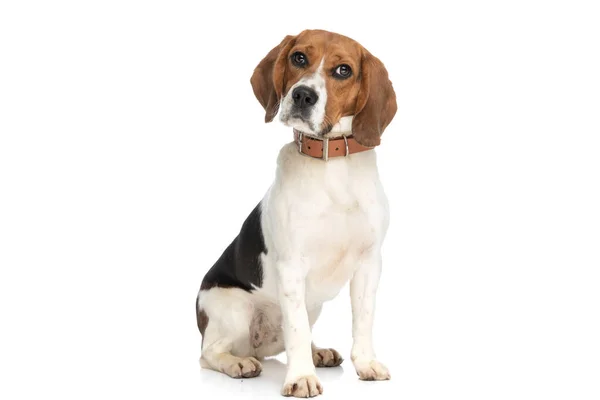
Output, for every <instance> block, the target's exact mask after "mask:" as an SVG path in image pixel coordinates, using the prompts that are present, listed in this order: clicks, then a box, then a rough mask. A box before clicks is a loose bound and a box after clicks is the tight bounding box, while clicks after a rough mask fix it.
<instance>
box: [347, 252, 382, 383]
mask: <svg viewBox="0 0 600 400" xmlns="http://www.w3.org/2000/svg"><path fill="white" fill-rule="evenodd" d="M380 275H381V253H380V252H379V251H377V252H375V253H374V254H372V255H370V256H369V257H368V258H367V259H366V260H364V261H363V262H362V263H361V265H360V266H359V268H358V270H357V271H356V273H355V274H354V277H353V278H352V280H351V281H350V297H351V301H352V338H353V339H354V343H353V344H352V353H351V358H352V362H353V363H354V368H355V369H356V373H357V374H358V376H359V378H360V379H362V380H370V381H372V380H377V381H379V380H386V379H390V373H389V372H388V370H387V368H386V367H385V365H383V364H381V363H380V362H379V361H377V360H376V358H375V351H374V350H373V337H372V336H373V317H374V313H375V295H376V293H377V286H378V285H379V276H380Z"/></svg>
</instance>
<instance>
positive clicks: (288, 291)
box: [278, 262, 323, 397]
mask: <svg viewBox="0 0 600 400" xmlns="http://www.w3.org/2000/svg"><path fill="white" fill-rule="evenodd" d="M278 272H279V281H278V284H279V287H278V289H279V304H280V306H281V313H282V316H283V334H284V340H285V350H286V353H287V362H288V366H287V368H288V369H287V375H286V378H285V383H284V384H283V389H282V391H281V394H283V395H284V396H295V397H309V396H310V397H313V396H316V395H318V394H321V393H323V387H322V386H321V382H319V379H318V378H317V376H316V374H315V366H314V365H313V359H312V350H311V332H310V325H309V321H308V312H307V311H306V302H305V288H306V269H305V268H303V265H301V264H300V265H295V264H294V263H292V262H282V263H279V264H278Z"/></svg>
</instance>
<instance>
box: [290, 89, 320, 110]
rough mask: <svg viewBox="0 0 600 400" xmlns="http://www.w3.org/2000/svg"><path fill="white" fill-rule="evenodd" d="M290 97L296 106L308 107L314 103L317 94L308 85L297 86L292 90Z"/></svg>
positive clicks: (317, 97) (317, 98)
mask: <svg viewBox="0 0 600 400" xmlns="http://www.w3.org/2000/svg"><path fill="white" fill-rule="evenodd" d="M292 99H294V104H295V105H296V106H297V107H300V108H309V107H312V106H314V105H315V103H316V102H317V100H319V96H318V95H317V92H315V91H314V90H312V89H311V88H309V87H308V86H298V87H297V88H296V89H294V90H293V91H292Z"/></svg>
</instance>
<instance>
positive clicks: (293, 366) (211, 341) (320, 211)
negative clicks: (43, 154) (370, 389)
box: [199, 118, 389, 393]
mask: <svg viewBox="0 0 600 400" xmlns="http://www.w3.org/2000/svg"><path fill="white" fill-rule="evenodd" d="M349 123H351V118H349V119H348V120H345V121H344V122H340V127H339V128H338V129H341V130H342V131H343V129H345V128H344V127H343V126H342V125H344V124H349ZM261 206H262V221H261V223H262V230H263V235H264V239H265V245H266V248H267V254H262V259H261V260H262V268H263V284H262V287H260V288H256V290H255V291H253V292H252V293H248V292H245V291H243V290H240V289H222V288H212V289H209V290H208V291H202V292H201V294H200V296H199V306H200V308H201V309H203V310H205V312H206V313H207V314H208V316H209V324H208V328H207V330H206V332H205V335H204V345H203V359H204V363H203V365H204V366H207V367H210V368H213V369H218V370H221V371H224V372H226V368H228V367H230V365H231V363H232V362H235V363H237V362H238V361H240V360H241V361H244V360H246V358H244V357H258V358H261V357H266V356H271V355H275V354H277V353H279V352H281V351H283V349H284V345H285V349H286V351H287V355H288V372H287V376H286V379H285V385H284V390H286V388H288V389H289V387H290V385H293V384H294V383H298V382H302V384H305V385H307V390H309V389H310V387H313V388H316V387H320V383H319V381H318V379H317V378H316V375H315V367H314V365H313V361H312V351H311V327H312V325H313V324H314V322H315V321H316V319H317V317H318V315H319V313H320V310H321V307H322V305H323V303H324V302H325V301H327V300H330V299H333V298H334V297H335V296H336V295H337V294H338V293H339V291H340V289H341V288H342V287H343V286H344V285H345V284H346V283H347V282H348V281H350V285H351V300H352V301H351V303H352V311H353V338H354V344H353V347H352V353H351V355H352V361H353V362H354V364H355V367H356V370H357V372H358V374H359V375H360V376H361V377H362V378H364V379H387V378H389V373H388V372H387V369H385V367H384V366H383V365H381V364H380V363H378V362H377V361H376V359H375V353H374V351H373V345H372V337H371V330H372V325H373V313H374V307H375V293H376V289H377V284H378V281H379V274H380V269H381V253H380V249H381V245H382V242H383V239H384V236H385V233H386V230H387V227H388V204H387V199H386V196H385V194H384V192H383V189H382V186H381V183H380V180H379V176H378V171H377V165H376V154H375V152H374V151H367V152H362V153H357V154H352V155H350V156H348V157H338V158H333V159H331V160H330V161H328V162H324V161H322V160H318V159H312V158H309V157H306V156H303V155H301V154H299V153H298V151H297V148H296V145H295V144H294V143H290V144H287V145H285V146H284V147H283V148H282V150H281V152H280V154H279V158H278V167H277V174H276V179H275V182H274V183H273V185H272V186H271V188H270V189H269V190H268V192H267V193H266V195H265V197H264V198H263V200H262V203H261ZM256 315H262V317H263V321H262V322H263V325H265V326H267V327H271V328H270V329H268V330H269V332H262V333H261V332H259V333H260V334H263V333H264V335H265V337H267V338H268V340H266V341H265V343H264V344H262V345H260V346H259V347H257V348H255V347H253V345H252V339H253V338H252V337H251V338H250V340H248V335H249V334H248V332H249V329H250V332H254V331H253V329H255V328H253V327H255V325H256V324H254V323H253V320H254V319H255V318H256ZM249 327H250V328H249ZM282 336H283V337H282ZM266 342H268V343H266ZM228 353H231V354H233V355H234V356H236V357H234V358H233V361H232V360H231V359H230V358H231V356H230V355H228ZM223 354H225V355H223ZM237 357H242V358H237ZM223 360H224V361H223ZM249 365H251V364H249ZM307 376H308V377H310V379H308V380H307V379H304V378H306V377H307ZM311 385H312V386H311ZM314 390H317V389H314ZM311 393H312V392H311Z"/></svg>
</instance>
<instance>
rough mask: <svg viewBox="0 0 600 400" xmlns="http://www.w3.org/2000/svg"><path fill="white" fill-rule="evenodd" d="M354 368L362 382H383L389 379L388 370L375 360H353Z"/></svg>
mask: <svg viewBox="0 0 600 400" xmlns="http://www.w3.org/2000/svg"><path fill="white" fill-rule="evenodd" d="M354 368H356V373H357V374H358V377H359V379H361V380H363V381H385V380H388V379H390V372H389V371H388V369H387V368H386V367H385V365H383V364H382V363H380V362H379V361H377V360H355V361H354Z"/></svg>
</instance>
